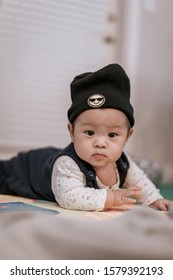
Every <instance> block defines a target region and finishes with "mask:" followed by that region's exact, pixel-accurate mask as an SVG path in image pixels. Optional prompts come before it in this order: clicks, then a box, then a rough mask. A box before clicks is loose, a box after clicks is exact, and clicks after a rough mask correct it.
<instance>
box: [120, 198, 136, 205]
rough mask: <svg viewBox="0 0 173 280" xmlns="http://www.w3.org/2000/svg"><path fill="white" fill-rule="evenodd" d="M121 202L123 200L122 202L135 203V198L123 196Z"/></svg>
mask: <svg viewBox="0 0 173 280" xmlns="http://www.w3.org/2000/svg"><path fill="white" fill-rule="evenodd" d="M123 202H124V204H135V203H136V199H134V198H124V199H123Z"/></svg>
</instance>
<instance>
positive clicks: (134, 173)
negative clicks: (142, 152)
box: [125, 156, 172, 210]
mask: <svg viewBox="0 0 173 280" xmlns="http://www.w3.org/2000/svg"><path fill="white" fill-rule="evenodd" d="M128 160H129V163H130V169H129V171H128V174H127V178H126V181H125V186H126V188H128V189H129V188H131V187H132V186H133V187H134V186H140V187H141V198H140V200H139V201H140V202H141V203H142V204H144V205H148V206H150V207H152V208H155V209H160V210H167V209H168V207H169V205H170V204H171V203H172V202H171V201H170V200H167V199H164V198H163V196H162V195H161V194H160V192H159V189H157V188H156V186H155V185H154V184H153V183H152V182H151V180H150V179H149V178H148V177H147V176H146V174H145V173H144V172H143V170H141V169H140V168H139V167H138V166H137V165H136V164H135V163H134V162H133V161H132V159H131V158H130V157H129V156H128Z"/></svg>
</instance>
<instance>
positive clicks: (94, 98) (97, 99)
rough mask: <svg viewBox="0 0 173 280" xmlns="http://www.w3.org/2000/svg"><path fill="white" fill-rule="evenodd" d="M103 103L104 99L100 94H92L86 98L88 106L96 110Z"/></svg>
mask: <svg viewBox="0 0 173 280" xmlns="http://www.w3.org/2000/svg"><path fill="white" fill-rule="evenodd" d="M104 103H105V97H104V96H103V95H101V94H94V95H91V96H90V97H89V98H88V105H89V106H91V107H93V108H97V107H100V106H102V105H103V104H104Z"/></svg>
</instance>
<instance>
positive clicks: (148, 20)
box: [122, 0, 173, 182]
mask: <svg viewBox="0 0 173 280" xmlns="http://www.w3.org/2000/svg"><path fill="white" fill-rule="evenodd" d="M127 2H128V3H127ZM127 7H128V9H127ZM172 11H173V2H172V1H171V0H167V1H164V0H157V1H154V0H151V1H150V0H147V1H145V0H142V1H138V0H130V1H125V14H126V17H125V19H124V43H123V51H122V61H123V63H124V65H125V66H127V69H128V70H129V75H130V77H131V82H132V100H133V104H134V107H135V117H136V125H135V130H134V135H133V138H132V140H131V142H130V145H129V151H130V152H131V153H132V154H144V155H146V156H149V157H150V158H151V159H154V160H156V161H158V162H159V163H160V164H161V165H162V167H163V169H164V174H165V178H164V179H165V181H166V182H173V125H172V120H173V33H172V26H173V17H172Z"/></svg>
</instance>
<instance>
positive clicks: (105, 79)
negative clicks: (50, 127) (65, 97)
mask: <svg viewBox="0 0 173 280" xmlns="http://www.w3.org/2000/svg"><path fill="white" fill-rule="evenodd" d="M70 89H71V99H72V105H71V107H70V108H69V110H68V119H69V121H70V122H71V123H73V121H74V120H75V119H76V118H77V117H78V115H80V114H81V113H82V112H84V111H86V110H89V109H97V108H113V109H117V110H120V111H122V112H123V113H124V114H125V115H126V116H127V118H128V120H129V122H130V125H131V127H132V126H133V125H134V116H133V107H132V106H131V104H130V81H129V78H128V76H127V74H126V73H125V71H124V70H123V68H122V67H121V66H120V65H119V64H109V65H107V66H105V67H104V68H102V69H100V70H98V71H96V72H87V73H83V74H80V75H78V76H76V77H75V78H74V79H73V81H72V82H71V85H70Z"/></svg>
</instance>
